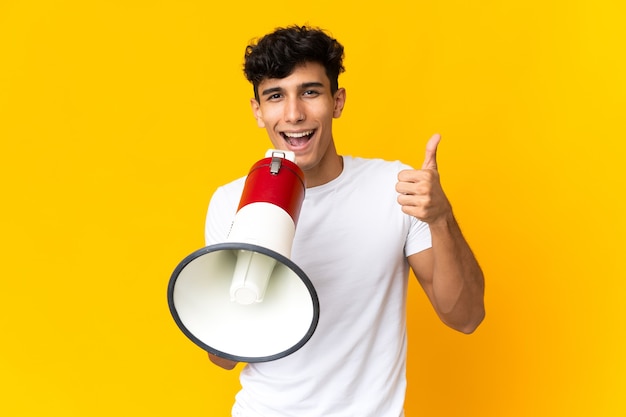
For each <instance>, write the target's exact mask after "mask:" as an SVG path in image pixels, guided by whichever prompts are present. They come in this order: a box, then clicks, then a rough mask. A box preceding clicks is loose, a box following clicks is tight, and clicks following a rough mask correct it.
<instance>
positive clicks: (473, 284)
mask: <svg viewBox="0 0 626 417" xmlns="http://www.w3.org/2000/svg"><path fill="white" fill-rule="evenodd" d="M440 139H441V138H440V136H439V135H434V136H433V137H432V138H431V139H430V141H429V142H428V145H427V147H426V158H425V160H424V164H423V165H422V169H421V170H405V171H402V172H400V174H399V175H398V184H397V186H396V189H397V191H398V192H399V193H400V195H399V196H398V202H399V203H400V205H401V206H402V211H404V212H405V213H407V214H410V215H412V216H415V217H416V218H418V219H420V220H422V221H424V222H426V223H428V225H429V227H430V231H431V235H432V248H431V249H428V250H425V251H422V252H419V253H416V254H414V255H411V256H409V258H408V261H409V264H410V265H411V268H412V269H413V272H415V275H416V276H417V278H418V280H419V282H420V284H421V286H422V287H423V288H424V291H425V292H426V295H427V296H428V298H429V299H430V302H431V303H432V305H433V307H434V309H435V311H436V312H437V314H438V315H439V317H440V318H441V320H442V321H443V322H444V323H445V324H447V325H448V326H450V327H452V328H454V329H456V330H459V331H461V332H463V333H471V332H473V331H474V330H475V329H476V328H477V327H478V325H479V324H480V323H481V321H482V320H483V318H484V316H485V308H484V285H485V284H484V277H483V273H482V270H481V268H480V266H479V265H478V262H477V261H476V258H475V257H474V254H473V253H472V251H471V249H470V247H469V245H468V243H467V241H466V240H465V238H464V237H463V234H462V233H461V229H460V228H459V225H458V224H457V222H456V219H455V218H454V215H453V213H452V207H451V205H450V202H449V201H448V198H447V197H446V195H445V193H444V192H443V189H442V188H441V184H440V181H439V173H438V171H437V161H436V153H437V146H438V144H439V141H440Z"/></svg>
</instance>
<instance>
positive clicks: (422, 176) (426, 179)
mask: <svg viewBox="0 0 626 417" xmlns="http://www.w3.org/2000/svg"><path fill="white" fill-rule="evenodd" d="M440 141H441V136H440V135H439V134H435V135H433V136H432V137H431V138H430V140H429V141H428V143H427V144H426V156H425V158H424V163H423V164H422V169H406V170H403V171H400V173H399V174H398V183H397V184H396V191H397V192H398V193H399V195H398V203H399V204H400V206H401V207H402V211H403V212H404V213H406V214H410V215H411V216H414V217H417V218H418V219H420V220H421V221H423V222H426V223H429V224H432V223H435V222H436V221H438V220H440V219H445V218H446V217H447V216H448V215H449V214H450V213H451V212H452V208H451V207H450V202H449V201H448V198H447V197H446V195H445V193H444V192H443V189H442V188H441V183H440V182H439V171H438V170H437V147H438V146H439V142H440Z"/></svg>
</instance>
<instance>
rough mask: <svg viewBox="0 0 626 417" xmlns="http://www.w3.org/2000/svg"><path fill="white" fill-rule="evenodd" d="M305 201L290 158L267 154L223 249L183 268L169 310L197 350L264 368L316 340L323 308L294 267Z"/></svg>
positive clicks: (197, 255) (249, 181) (172, 286)
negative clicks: (294, 247)
mask: <svg viewBox="0 0 626 417" xmlns="http://www.w3.org/2000/svg"><path fill="white" fill-rule="evenodd" d="M304 194H305V184H304V174H303V173H302V170H301V169H300V168H299V167H298V166H297V165H296V164H295V155H294V154H293V152H288V151H277V150H273V149H270V150H268V151H267V153H266V155H265V158H263V159H261V160H259V161H258V162H256V163H255V164H254V165H253V166H252V168H251V169H250V171H249V173H248V176H247V177H246V181H245V185H244V189H243V193H242V195H241V199H240V202H239V207H238V209H237V213H236V215H235V217H234V220H233V223H232V225H231V230H230V233H229V235H228V238H227V239H226V241H225V242H222V243H218V244H215V245H210V246H207V247H204V248H202V249H199V250H197V251H195V252H193V253H192V254H190V255H189V256H187V257H186V258H185V259H183V260H182V261H181V262H180V263H179V264H178V266H177V267H176V269H175V270H174V272H173V273H172V276H171V278H170V281H169V285H168V289H167V299H168V304H169V308H170V312H171V314H172V317H173V318H174V321H175V322H176V324H177V325H178V327H179V328H180V330H181V331H182V332H183V333H184V334H185V335H186V336H187V337H188V338H189V339H190V340H191V341H192V342H194V343H195V344H196V345H198V346H199V347H201V348H202V349H204V350H206V351H207V352H209V353H212V354H214V355H216V356H219V357H221V358H225V359H229V360H233V361H237V362H265V361H271V360H276V359H279V358H282V357H285V356H287V355H290V354H292V353H293V352H295V351H297V350H298V349H300V348H301V347H302V346H304V344H305V343H306V342H307V341H308V340H309V339H310V338H311V336H312V335H313V332H314V331H315V328H316V327H317V323H318V320H319V300H318V297H317V293H316V291H315V288H314V287H313V284H312V283H311V280H310V279H309V278H308V277H307V276H306V274H305V273H304V272H303V271H302V270H301V269H300V268H299V267H298V266H297V265H296V264H295V263H294V262H292V261H291V260H290V256H291V248H292V244H293V238H294V235H295V229H296V225H297V222H298V217H299V215H300V209H301V207H302V202H303V200H304Z"/></svg>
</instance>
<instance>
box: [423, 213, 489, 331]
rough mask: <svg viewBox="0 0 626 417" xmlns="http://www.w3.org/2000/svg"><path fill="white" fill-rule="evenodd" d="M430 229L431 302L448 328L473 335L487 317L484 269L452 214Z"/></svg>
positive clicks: (433, 224) (435, 223) (432, 224)
mask: <svg viewBox="0 0 626 417" xmlns="http://www.w3.org/2000/svg"><path fill="white" fill-rule="evenodd" d="M429 226H430V230H431V235H432V256H433V258H432V260H433V275H432V288H431V292H432V293H431V299H432V300H431V301H432V303H433V305H434V307H435V309H436V310H437V313H438V314H439V316H440V317H441V319H442V320H443V321H444V322H445V323H446V324H447V325H448V326H450V327H452V328H454V329H456V330H459V331H461V332H464V333H471V332H473V331H474V330H475V329H476V327H478V325H479V324H480V322H481V321H482V319H483V317H484V315H485V309H484V277H483V273H482V270H481V268H480V266H479V265H478V262H477V260H476V258H475V257H474V254H473V253H472V250H471V249H470V247H469V245H468V243H467V241H466V240H465V238H464V237H463V234H462V233H461V229H460V228H459V225H458V224H457V222H456V219H455V218H454V215H453V214H452V212H450V213H449V215H447V216H444V217H443V218H442V219H440V220H438V221H436V222H433V223H431V224H430V225H429Z"/></svg>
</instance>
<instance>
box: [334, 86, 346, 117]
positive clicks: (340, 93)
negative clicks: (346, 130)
mask: <svg viewBox="0 0 626 417" xmlns="http://www.w3.org/2000/svg"><path fill="white" fill-rule="evenodd" d="M333 100H334V101H335V107H334V108H333V117H334V118H335V119H337V118H339V117H340V116H341V113H342V112H343V106H344V105H345V104H346V89H345V88H340V89H338V90H337V91H336V92H335V95H334V97H333Z"/></svg>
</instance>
